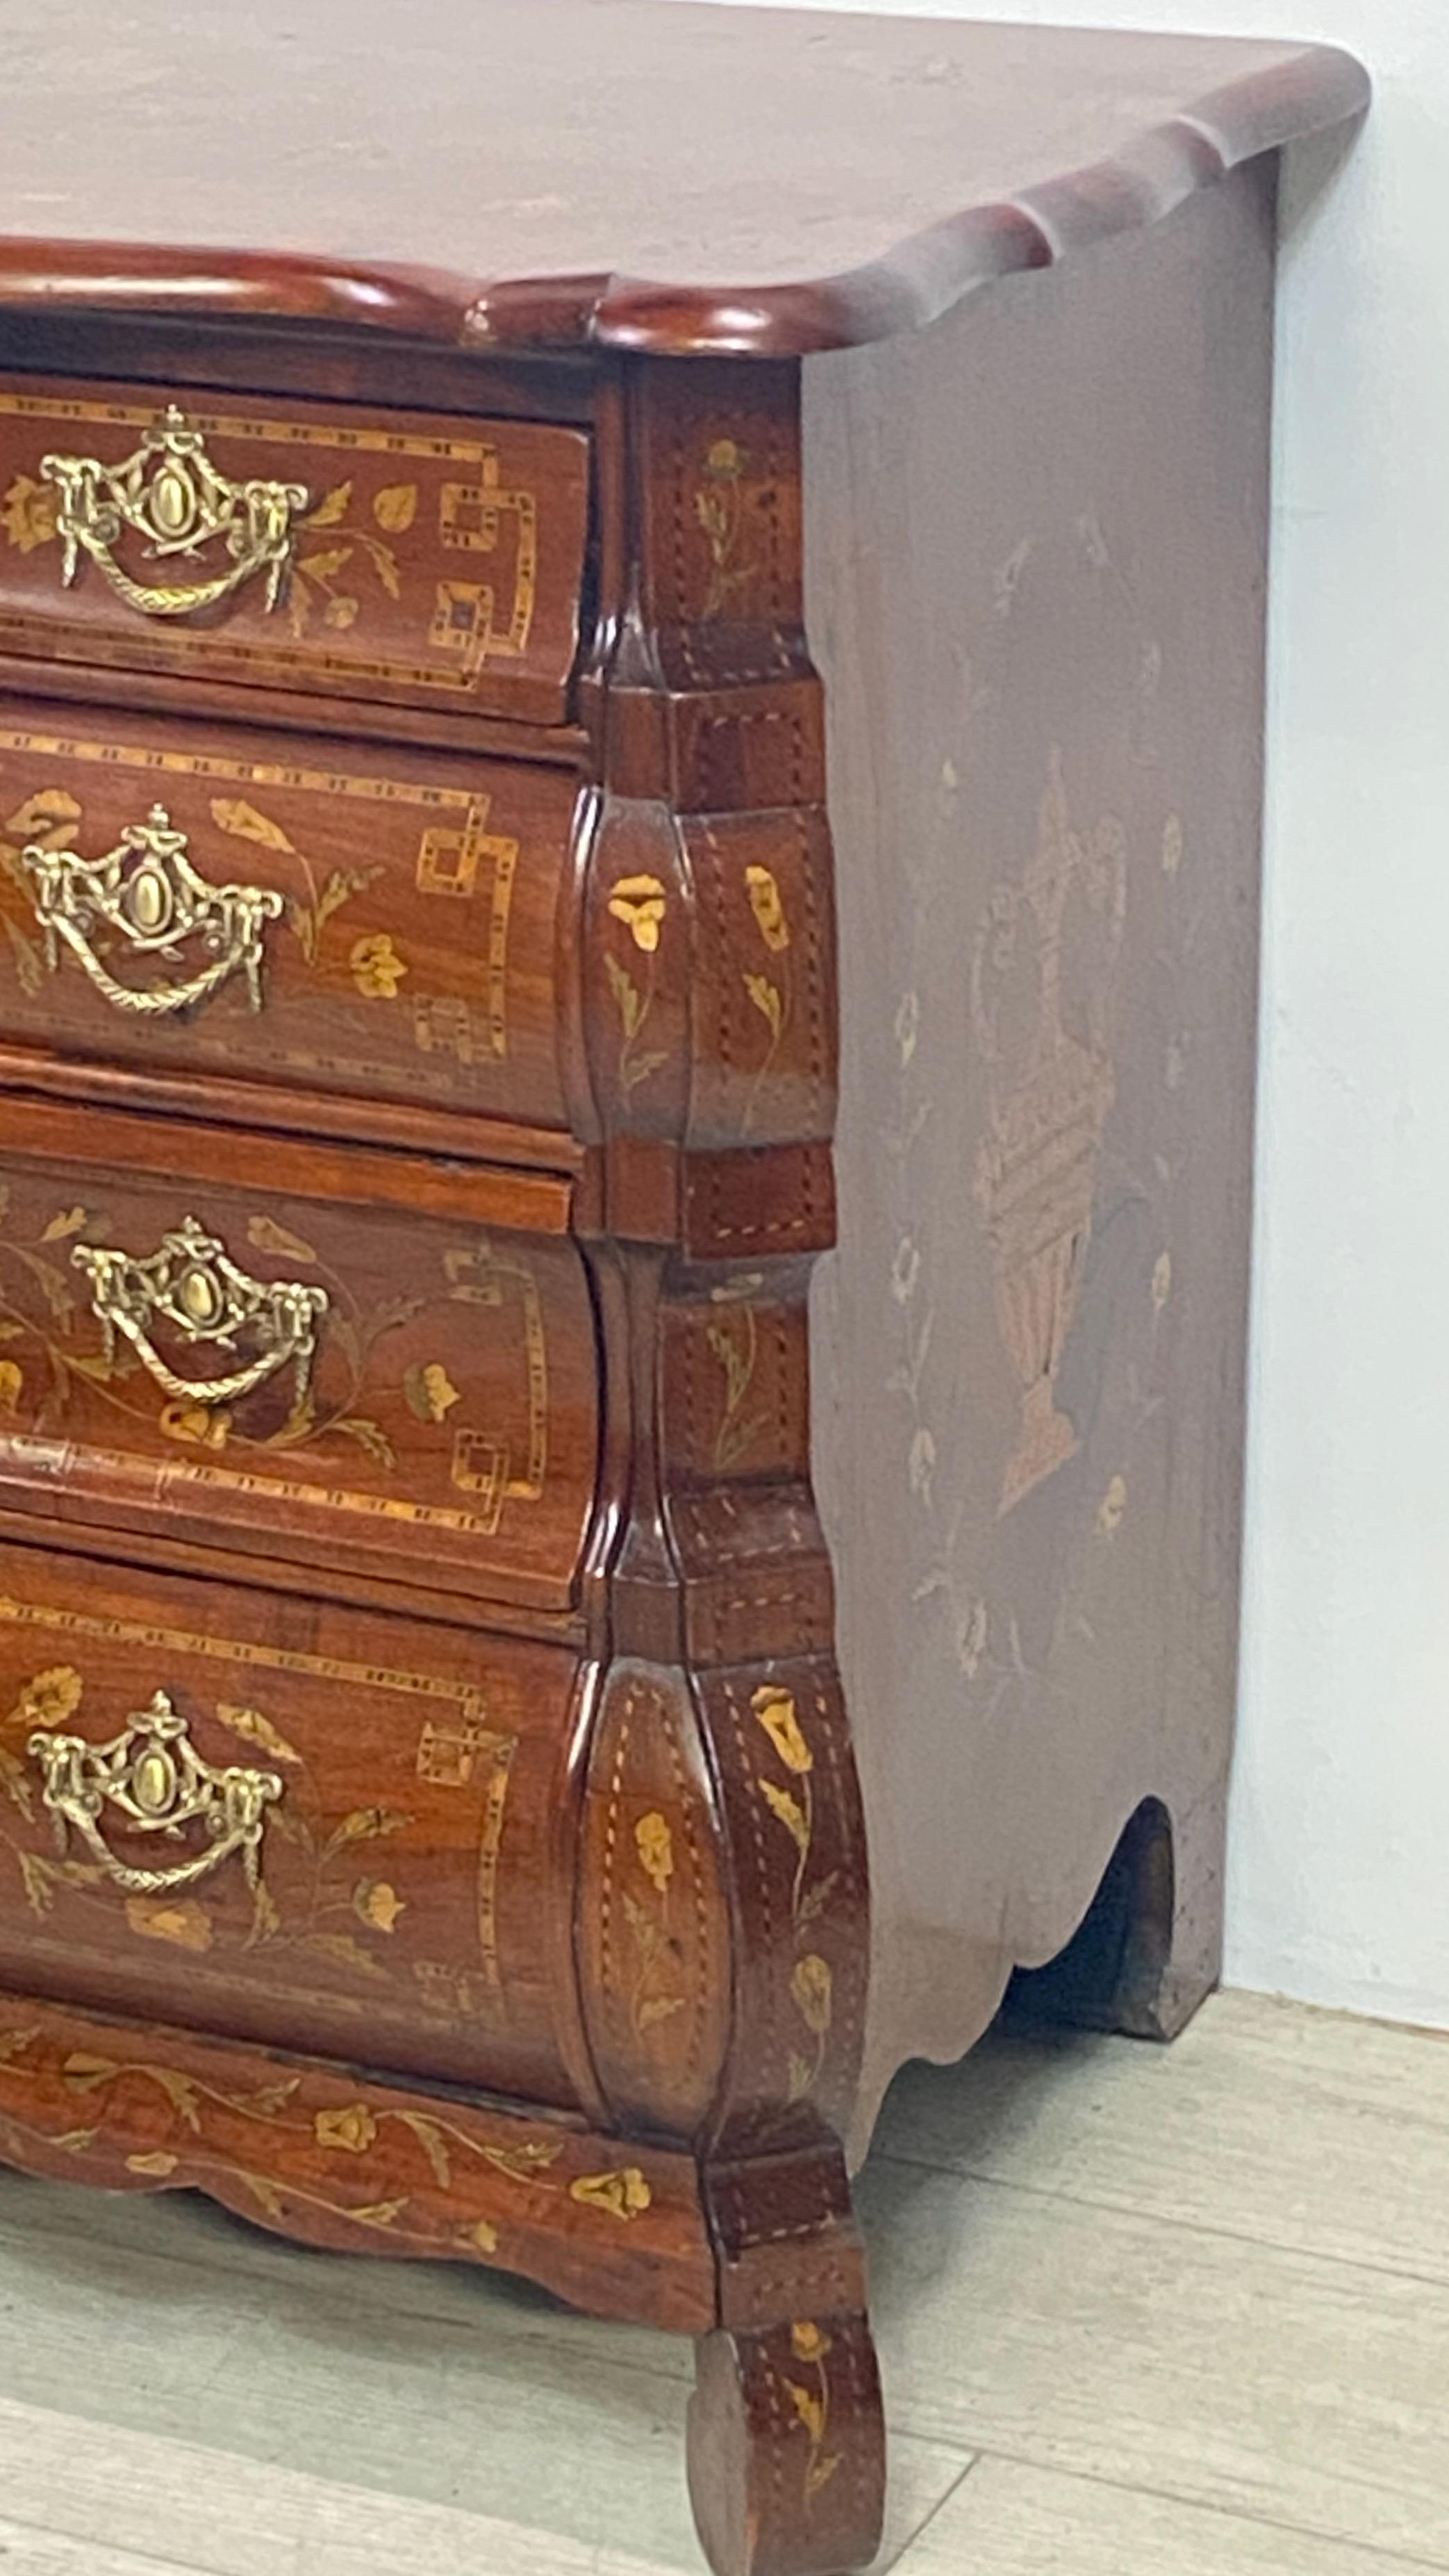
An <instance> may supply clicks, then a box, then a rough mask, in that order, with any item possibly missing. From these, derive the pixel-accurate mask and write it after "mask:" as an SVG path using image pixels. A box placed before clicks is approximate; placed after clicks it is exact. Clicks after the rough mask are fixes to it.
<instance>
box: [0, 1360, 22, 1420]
mask: <svg viewBox="0 0 1449 2576" xmlns="http://www.w3.org/2000/svg"><path fill="white" fill-rule="evenodd" d="M24 1385H25V1371H24V1370H23V1369H22V1368H21V1367H20V1366H19V1364H18V1362H17V1361H15V1360H0V1413H13V1412H14V1411H15V1408H16V1406H17V1405H18V1404H19V1402H20V1397H21V1393H22V1391H23V1389H24Z"/></svg>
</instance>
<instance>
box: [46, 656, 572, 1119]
mask: <svg viewBox="0 0 1449 2576" xmlns="http://www.w3.org/2000/svg"><path fill="white" fill-rule="evenodd" d="M577 802H578V788H577V785H576V782H575V780H574V778H573V777H572V775H571V774H570V773H568V772H566V771H563V770H556V769H550V768H547V767H544V766H541V765H540V766H537V767H534V766H531V765H529V764H527V763H524V762H511V761H498V760H472V759H469V758H468V757H466V756H464V755H459V754H454V753H446V752H442V751H439V752H435V753H427V754H420V753H416V752H403V751H388V752H386V753H377V752H371V751H365V750H363V749H361V748H359V749H358V750H356V751H351V752H350V751H346V750H345V749H344V748H343V747H342V746H340V745H339V744H337V743H336V742H325V743H309V742H308V741H306V739H305V738H304V739H303V741H302V742H301V743H300V744H299V743H298V741H297V740H296V739H295V737H289V736H283V737H280V738H279V737H277V736H275V735H266V734H262V735H255V734H245V733H241V732H234V731H232V730H230V729H222V728H220V727H217V728H206V729H203V728H201V727H199V726H194V725H193V726H189V727H188V726H186V725H183V724H180V723H172V722H170V721H169V720H158V719H156V718H155V717H151V718H147V719H140V718H134V717H125V716H113V715H111V714H109V713H101V712H99V711H95V712H92V711H84V712H81V711H77V712H76V713H75V714H74V715H73V716H72V715H69V714H67V715H65V716H62V717H60V719H59V720H57V710H56V709H55V708H54V707H49V708H44V707H36V706H33V705H32V706H26V705H24V704H21V703H19V702H16V701H11V702H8V703H7V702H4V701H0V919H3V936H0V1044H3V1043H4V1041H6V1040H9V1041H10V1042H11V1043H12V1044H15V1043H21V1044H23V1043H27V1042H28V1043H29V1044H30V1045H32V1046H43V1047H45V1048H47V1049H50V1050H54V1051H58V1052H60V1053H63V1054H66V1055H74V1056H80V1057H90V1058H92V1059H96V1060H100V1061H110V1062H117V1063H121V1064H127V1065H135V1066H142V1067H145V1068H147V1069H148V1070H151V1071H156V1072H161V1073H172V1074H176V1075H197V1074H210V1075H213V1076H228V1077H233V1078H235V1077H241V1078H242V1079H247V1078H252V1079H256V1080H263V1081H265V1082H266V1083H268V1084H269V1085H271V1086H273V1087H275V1086H277V1085H279V1084H280V1085H282V1086H292V1087H294V1088H295V1089H296V1090H297V1091H298V1092H299V1093H304V1094H309V1095H315V1094H316V1093H318V1092H327V1093H331V1094H334V1095H339V1096H341V1097H344V1098H352V1099H354V1100H356V1101H358V1102H359V1103H362V1102H365V1101H367V1100H373V1101H397V1102H405V1103H417V1104H420V1105H422V1106H424V1107H433V1108H438V1109H460V1110H467V1111H471V1112H473V1113H475V1114H482V1115H485V1116H498V1117H503V1118H508V1119H511V1120H516V1121H518V1122H520V1123H523V1124H529V1125H537V1126H543V1127H561V1126H563V1125H564V1124H565V1123H566V1111H565V1104H564V1098H563V1090H562V1076H561V1071H560V1056H561V1052H562V1040H561V1035H560V1031H561V1028H562V1027H563V1025H564V1022H565V1020H566V1018H567V1013H566V1012H565V1010H564V1007H563V1003H562V1000H561V983H562V977H561V974H560V970H559V965H558V951H559V941H560V935H561V930H562V929H563V928H564V927H565V925H564V924H563V922H562V920H561V914H562V911H563V906H562V902H561V896H562V893H563V889H564V887H565V884H566V882H567V880H568V875H569V868H570V849H571V836H572V831H573V824H574V816H575V808H576V805H577ZM299 1120H300V1122H301V1123H305V1106H304V1104H299ZM356 1126H357V1129H358V1131H359V1132H365V1131H366V1126H367V1121H366V1117H365V1115H364V1114H363V1112H362V1110H361V1109H360V1108H359V1112H358V1116H357V1120H356Z"/></svg>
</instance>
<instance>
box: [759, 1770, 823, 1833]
mask: <svg viewBox="0 0 1449 2576" xmlns="http://www.w3.org/2000/svg"><path fill="white" fill-rule="evenodd" d="M759 1790H760V1795H761V1796H762V1798H763V1799H764V1801H765V1803H766V1805H767V1806H768V1807H769V1809H770V1811H771V1813H772V1814H773V1815H776V1816H778V1817H779V1819H780V1822H781V1824H782V1825H783V1826H784V1827H785V1830H786V1832H787V1833H788V1834H790V1835H791V1836H792V1837H793V1839H794V1841H795V1843H796V1844H797V1845H798V1847H799V1849H800V1850H801V1851H802V1852H806V1851H808V1850H809V1848H810V1828H809V1826H808V1825H807V1824H806V1822H805V1817H804V1813H803V1811H802V1809H801V1807H800V1805H799V1803H798V1801H797V1800H796V1799H794V1798H792V1797H791V1795H790V1792H789V1790H788V1789H782V1788H780V1787H779V1785H778V1783H777V1782H775V1781H774V1780H767V1779H766V1778H765V1777H764V1775H763V1774H761V1777H760V1781H759Z"/></svg>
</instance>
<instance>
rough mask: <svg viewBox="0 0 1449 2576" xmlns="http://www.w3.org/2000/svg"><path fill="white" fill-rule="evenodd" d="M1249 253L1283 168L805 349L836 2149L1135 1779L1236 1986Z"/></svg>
mask: <svg viewBox="0 0 1449 2576" xmlns="http://www.w3.org/2000/svg"><path fill="white" fill-rule="evenodd" d="M1273 244H1274V225H1273V192H1272V171H1271V167H1270V166H1269V165H1259V166H1258V167H1257V168H1255V169H1254V170H1252V171H1245V172H1242V173H1240V174H1239V175H1238V176H1237V177H1235V178H1234V179H1233V180H1231V181H1229V182H1228V183H1226V184H1225V185H1224V186H1223V187H1222V188H1220V189H1218V190H1215V191H1213V192H1212V193H1211V194H1209V195H1205V196H1204V197H1202V198H1201V199H1199V200H1197V201H1195V202H1194V203H1193V204H1192V205H1190V206H1188V207H1185V208H1183V209H1182V210H1181V212H1180V213H1179V215H1178V216H1177V217H1176V218H1175V220H1174V222H1173V223H1172V224H1170V225H1166V226H1163V227H1162V228H1161V229H1160V230H1158V231H1155V232H1152V233H1150V234H1146V235H1144V236H1142V237H1141V238H1140V239H1135V240H1132V241H1130V242H1125V243H1123V244H1121V245H1120V246H1119V248H1118V251H1117V253H1116V255H1115V256H1114V258H1113V259H1111V260H1110V261H1102V262H1099V263H1097V264H1096V266H1095V267H1094V269H1093V271H1092V272H1091V274H1090V275H1087V274H1086V273H1083V274H1082V275H1081V276H1079V277H1077V278H1076V279H1072V280H1069V279H1068V278H1067V277H1066V276H1065V275H1063V276H1062V277H1061V278H1060V279H1043V280H1041V281H1039V282H1038V283H1037V284H1036V285H1035V286H1034V287H1033V288H1031V289H1030V290H1027V289H1018V290H1017V291H1016V292H1015V293H1014V294H1013V295H1011V296H1003V297H1002V299H1001V300H1000V302H999V303H998V304H997V305H996V306H995V307H994V308H993V307H992V306H990V305H987V306H983V307H980V308H976V309H973V310H971V311H970V312H963V313H962V314H960V315H959V316H957V317H955V319H954V320H953V321H951V322H949V323H947V324H945V325H943V326H942V327H941V329H939V330H938V331H937V332H935V333H933V334H931V335H927V336H925V337H922V338H921V339H920V340H918V341H915V342H912V343H911V344H910V345H909V347H908V348H907V349H905V350H898V351H896V352H894V353H893V357H892V360H891V363H890V364H889V365H888V366H883V365H882V363H881V362H880V360H879V359H878V358H877V357H876V356H875V355H874V354H873V353H862V354H861V355H859V356H858V357H852V358H851V359H849V360H821V361H820V362H819V363H818V366H816V367H815V368H813V369H812V371H810V372H809V374H808V376H807V384H806V418H807V456H808V459H809V466H810V467H811V468H812V469H813V474H812V473H811V472H807V496H808V497H809V498H810V500H811V501H812V503H813V516H812V518H811V522H810V526H809V530H808V537H807V563H808V566H809V569H810V576H811V603H810V605H811V621H812V629H813V631H814V633H815V634H816V636H817V638H818V639H819V643H820V648H821V650H822V653H823V658H824V660H825V663H826V669H827V685H828V687H829V688H830V690H831V692H832V704H833V706H834V708H835V712H836V721H835V723H834V725H833V727H832V732H831V746H832V761H831V807H832V812H833V814H834V816H835V821H836V834H837V846H838V870H837V895H838V900H839V905H840V914H841V924H842V981H843V1020H842V1025H843V1029H844V1031H845V1042H846V1053H845V1061H844V1065H843V1072H842V1119H841V1127H840V1134H839V1138H838V1146H837V1154H838V1164H839V1175H840V1205H841V1248H840V1251H839V1254H838V1255H837V1256H836V1257H835V1258H834V1259H833V1260H832V1262H831V1264H830V1266H829V1270H828V1273H827V1274H825V1275H823V1276H822V1277H821V1279H820V1281H819V1283H818V1290H817V1300H816V1305H815V1310H814V1313H813V1317H812V1341H813V1348H814V1359H815V1407H814V1422H815V1434H816V1465H817V1474H818V1476H819V1479H820V1484H821V1488H822V1493H823V1496H824V1511H825V1519H826V1525H827V1528H828V1530H829V1533H830V1539H831V1544H832V1551H833V1554H834V1558H835V1564H836V1571H837V1576H838V1584H839V1602H840V1639H841V1655H842V1663H843V1667H844V1671H845V1675H846V1686H847V1696H848V1701H849V1705H850V1706H851V1708H852V1710H853V1712H854V1718H855V1733H856V1743H857V1752H858V1758H859V1759H860V1761H861V1765H862V1771H863V1777H864V1784H865V1794H866V1803H867V1813H868V1815H869V1817H870V1819H871V1823H870V1838H871V1863H872V1929H873V1967H872V1985H871V2029H870V2032H869V2034H868V2037H867V2069H866V2074H865V2078H864V2086H863V2094H862V2099H861V2102H860V2104H859V2106H858V2115H857V2116H858V2135H859V2137H860V2138H861V2139H863V2137H864V2135H865V2133H866V2130H867V2128H868V2124H869V2122H870V2120H871V2118H872V2117H873V2115H874V2108H875V2105H876V2104H877V2102H878V2101H879V2097H880V2094H881V2091H882V2090H883V2087H884V2084H885V2082H886V2081H887V2080H888V2079H889V2075H890V2074H891V2073H892V2072H893V2071H894V2069H895V2067H896V2066H897V2065H898V2064H899V2062H900V2060H901V2058H902V2057H904V2056H909V2055H916V2054H919V2055H927V2056H936V2057H941V2058H950V2057H954V2056H957V2055H959V2054H960V2053H961V2051H962V2050H963V2049H964V2048H966V2047H967V2046H969V2045H971V2044H972V2042H973V2041H974V2040H975V2039H976V2038H977V2037H978V2036H979V2034H980V2032H981V2031H982V2030H983V2029H984V2028H985V2026H986V2024H987V2022H988V2021H989V2020H990V2018H991V2016H992V2014H993V2013H994V2011H995V2009H996V2006H997V2003H998V2001H999V1999H1000V1996H1001V1993H1002V1991H1003V1988H1004V1986H1005V1984H1006V1981H1007V1978H1008V1976H1009V1974H1010V1971H1011V1969H1012V1968H1013V1967H1014V1966H1016V1965H1018V1964H1024V1965H1031V1966H1036V1965H1039V1964H1040V1963H1041V1962H1042V1961H1043V1960H1046V1959H1048V1958H1050V1957H1051V1956H1052V1955H1053V1953H1054V1952H1056V1951H1058V1950H1060V1948H1061V1947H1062V1944H1063V1942H1064V1940H1065V1938H1066V1936H1067V1934H1068V1933H1069V1932H1070V1931H1071V1929H1072V1926H1073V1924H1074V1923H1075V1921H1076V1920H1077V1919H1078V1917H1079V1916H1080V1915H1081V1914H1082V1913H1083V1912H1085V1910H1086V1907H1087V1904H1088V1901H1089V1899H1090V1898H1091V1896H1092V1893H1093V1891H1094V1889H1095V1887H1096V1885H1097V1882H1098V1880H1099V1879H1100V1877H1101V1875H1102V1873H1103V1870H1104V1869H1105V1867H1106V1865H1107V1862H1108V1859H1109V1857H1110V1855H1111V1853H1112V1850H1113V1846H1114V1845H1115V1843H1116V1842H1117V1839H1118V1836H1119V1835H1120V1834H1121V1832H1122V1830H1123V1828H1124V1827H1125V1826H1126V1825H1127V1823H1128V1819H1129V1817H1130V1816H1131V1815H1132V1813H1133V1811H1134V1809H1135V1808H1137V1807H1138V1805H1139V1804H1140V1803H1141V1802H1143V1801H1145V1800H1148V1799H1151V1800H1154V1801H1156V1802H1158V1803H1159V1804H1160V1805H1161V1806H1162V1807H1163V1808H1165V1809H1166V1811H1167V1813H1168V1815H1169V1816H1170V1818H1171V1820H1172V1823H1173V1826H1174V1829H1175V1831H1176V1834H1177V1837H1178V1846H1179V1847H1178V1854H1177V1860H1178V1867H1179V1870H1180V1872H1181V1878H1182V1894H1183V1901H1184V1907H1185V1909H1186V1910H1187V1911H1188V1912H1191V1911H1192V1910H1193V1909H1198V1910H1199V1912H1200V1913H1201V1912H1204V1911H1208V1910H1210V1911H1211V1913H1212V1916H1213V1929H1212V1930H1211V1932H1209V1931H1208V1929H1207V1926H1206V1924H1205V1923H1200V1924H1199V1930H1198V1933H1197V1936H1196V1938H1197V1969H1196V1974H1197V1979H1198V1991H1199V1992H1201V1991H1202V1990H1203V1988H1204V1987H1205V1986H1206V1985H1207V1984H1210V1983H1211V1982H1212V1979H1213V1976H1214V1975H1215V1973H1216V1969H1215V1955H1216V1953H1215V1944H1216V1941H1217V1940H1218V1939H1219V1938H1220V1906H1221V1834H1222V1810H1221V1799H1220V1784H1221V1781H1222V1779H1223V1778H1224V1776H1225V1774H1226V1771H1227V1767H1228V1760H1229V1754H1230V1748H1231V1741H1232V1725H1233V1714H1234V1699H1235V1689H1236V1661H1237V1606H1238V1560H1239V1546H1240V1507H1241V1503H1240V1497H1241V1456H1242V1447H1241V1444H1242V1421H1243V1358H1244V1348H1245V1309H1246V1300H1247V1260H1248V1226H1249V1211H1250V1201H1251V1187H1250V1152H1251V1137H1252V1101H1253V1082H1254V1039H1255V1018H1256V994H1257V886H1258V850H1259V831H1260V819H1259V818H1260V802H1261V785H1262V770H1261V761H1262V750H1261V726H1260V706H1261V690H1262V670H1263V597H1264V591H1263V569H1262V568H1263V562H1264V556H1265V549H1266V527H1267V502H1268V472H1269V454H1268V417H1269V381H1270V370H1271V349H1272V281H1273ZM1128 384H1130V385H1131V386H1132V387H1133V396H1132V400H1131V402H1130V403H1127V402H1125V401H1123V399H1122V398H1121V388H1122V387H1123V386H1124V385H1128ZM1068 413H1070V415H1071V417H1072V421H1073V435H1072V437H1071V438H1070V439H1066V440H1064V438H1063V432H1062V426H1061V425H1062V423H1063V421H1064V420H1065V419H1066V418H1067V416H1068ZM963 442H964V445H965V449H966V451H967V452H969V454H970V455H971V457H972V460H973V469H972V474H971V477H970V478H969V480H965V479H963V477H962V475H961V471H960V459H961V455H962V452H963ZM866 460H869V462H868V466H867V463H866ZM882 561H889V562H890V563H891V564H892V565H893V567H894V572H895V577H894V580H893V582H892V584H891V585H890V586H889V587H888V588H887V587H885V586H883V585H882V584H881V582H880V580H879V577H878V567H879V565H880V563H881V562H882ZM837 647H838V650H837V649H835V648H837ZM1028 1748H1035V1751H1030V1750H1028ZM1205 1801H1206V1802H1208V1804H1207V1805H1205V1804H1204V1802H1205ZM943 1812H944V1813H949V1814H950V1815H951V1816H952V1818H953V1819H954V1823H953V1826H952V1829H951V1831H950V1832H949V1833H947V1832H943V1831H941V1830H940V1827H939V1821H938V1820H939V1819H940V1817H941V1815H942V1814H943ZM1208 1812H1212V1813H1214V1814H1215V1816H1216V1828H1215V1830H1216V1837H1217V1848H1216V1850H1214V1849H1212V1848H1211V1838H1206V1839H1205V1838H1204V1837H1203V1836H1202V1835H1200V1834H1199V1833H1198V1832H1197V1830H1196V1820H1197V1819H1198V1818H1199V1817H1200V1816H1201V1815H1205V1814H1207V1813H1208ZM1171 1910H1172V1909H1171V1907H1169V1909H1168V1911H1169V1915H1170V1913H1171ZM1187 1947H1188V1945H1187V1943H1186V1940H1184V1944H1183V1949H1182V1951H1181V1952H1180V1954H1179V1956H1178V1959H1177V1962H1176V1967H1175V1971H1174V1973H1176V1974H1178V1975H1179V1976H1182V1977H1184V1979H1186V1978H1187V1977H1188V1974H1189V1972H1188V1966H1187V1957H1186V1951H1187Z"/></svg>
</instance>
